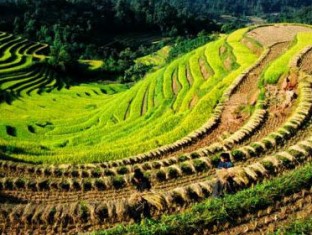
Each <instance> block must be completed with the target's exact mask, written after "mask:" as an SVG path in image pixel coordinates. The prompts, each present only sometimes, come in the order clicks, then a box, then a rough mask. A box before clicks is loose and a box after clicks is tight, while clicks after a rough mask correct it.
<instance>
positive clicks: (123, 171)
mask: <svg viewBox="0 0 312 235" xmlns="http://www.w3.org/2000/svg"><path fill="white" fill-rule="evenodd" d="M117 173H118V174H121V175H125V174H128V173H129V169H128V168H127V167H126V166H121V167H119V168H118V169H117Z"/></svg>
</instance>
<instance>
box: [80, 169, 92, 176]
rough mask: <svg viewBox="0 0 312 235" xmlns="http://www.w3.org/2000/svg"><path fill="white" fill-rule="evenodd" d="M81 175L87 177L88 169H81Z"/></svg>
mask: <svg viewBox="0 0 312 235" xmlns="http://www.w3.org/2000/svg"><path fill="white" fill-rule="evenodd" d="M81 176H82V177H83V178H88V177H90V173H89V171H87V170H83V171H82V172H81Z"/></svg>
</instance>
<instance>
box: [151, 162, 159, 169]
mask: <svg viewBox="0 0 312 235" xmlns="http://www.w3.org/2000/svg"><path fill="white" fill-rule="evenodd" d="M152 167H153V168H154V169H160V168H161V164H160V162H152Z"/></svg>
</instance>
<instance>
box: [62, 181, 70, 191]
mask: <svg viewBox="0 0 312 235" xmlns="http://www.w3.org/2000/svg"><path fill="white" fill-rule="evenodd" d="M60 186H61V189H63V190H65V191H68V190H69V189H70V183H69V182H68V181H62V182H61V185H60Z"/></svg>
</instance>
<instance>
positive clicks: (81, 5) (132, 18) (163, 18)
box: [0, 0, 312, 77]
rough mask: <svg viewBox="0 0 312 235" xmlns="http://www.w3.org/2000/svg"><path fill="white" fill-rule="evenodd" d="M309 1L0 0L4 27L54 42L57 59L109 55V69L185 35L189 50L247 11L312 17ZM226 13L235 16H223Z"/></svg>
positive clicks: (235, 24) (270, 17) (270, 16)
mask: <svg viewBox="0 0 312 235" xmlns="http://www.w3.org/2000/svg"><path fill="white" fill-rule="evenodd" d="M310 4H311V3H310V0H296V1H293V0H251V1H247V0H230V1H228V0H227V1H225V0H183V1H181V0H67V1H64V0H2V1H1V0H0V29H1V30H2V31H8V32H13V33H15V34H20V35H22V36H23V37H27V38H29V39H31V40H34V41H40V42H44V43H48V44H50V45H51V55H52V57H51V58H52V59H51V60H50V63H51V64H53V65H58V64H60V63H64V62H65V63H73V62H75V61H77V60H78V59H101V60H103V59H104V60H105V61H107V63H105V65H104V67H103V70H104V71H106V72H108V73H112V74H115V73H117V74H121V73H124V71H126V70H128V71H133V69H132V70H131V69H130V70H129V68H131V66H133V60H134V59H135V58H138V57H140V56H143V55H146V54H149V53H151V52H154V51H156V50H158V49H160V48H161V47H162V46H164V44H168V43H171V44H173V45H174V44H176V43H177V40H178V42H181V40H185V41H186V42H184V43H182V44H181V43H180V44H179V45H183V49H182V50H181V51H183V52H185V51H187V49H188V48H190V49H192V48H193V46H192V45H194V42H193V40H194V37H196V36H197V35H198V33H200V32H201V33H206V34H207V35H208V34H211V33H212V32H214V31H226V32H228V31H231V30H234V29H236V28H239V27H242V26H244V24H246V23H248V20H246V17H247V16H259V17H261V18H263V19H265V20H267V21H274V22H279V21H289V22H302V23H311V21H312V15H311V8H309V5H310ZM223 15H230V16H232V18H231V20H226V21H224V20H222V16H223ZM136 34H138V35H139V37H135V35H136ZM90 35H92V37H90ZM129 38H130V39H131V40H129ZM207 39H208V37H207ZM154 41H158V42H159V43H158V44H155V43H153V44H152V42H154ZM188 44H192V45H191V46H189V45H188ZM195 44H196V45H198V43H195ZM175 51H177V50H175ZM174 54H176V55H178V54H179V53H176V52H175V53H174ZM171 57H172V56H171ZM146 70H148V68H140V71H141V72H143V73H144V72H146ZM134 72H136V71H134ZM130 76H132V75H131V74H130ZM132 77H133V76H132Z"/></svg>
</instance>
